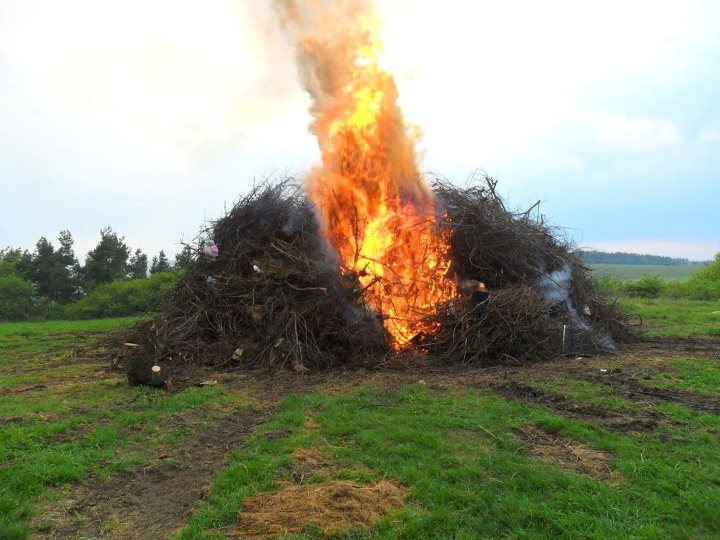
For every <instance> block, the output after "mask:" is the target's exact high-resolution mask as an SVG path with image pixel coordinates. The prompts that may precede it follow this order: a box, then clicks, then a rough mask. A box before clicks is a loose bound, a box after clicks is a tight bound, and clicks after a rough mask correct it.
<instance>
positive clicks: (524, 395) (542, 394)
mask: <svg viewBox="0 0 720 540" xmlns="http://www.w3.org/2000/svg"><path fill="white" fill-rule="evenodd" d="M490 388H491V389H492V391H493V392H494V393H496V394H499V395H501V396H503V397H505V398H508V399H514V400H518V401H520V402H522V403H524V404H526V405H534V406H543V407H547V408H549V409H552V410H553V411H556V412H559V413H561V414H562V415H563V416H566V417H568V418H573V419H575V420H580V421H583V422H592V423H594V424H596V425H599V426H602V427H605V428H608V429H612V430H615V431H621V432H632V431H638V432H639V431H653V430H654V429H656V428H657V426H658V425H659V423H660V422H661V421H662V420H663V419H664V416H663V415H662V414H661V413H659V412H657V411H655V410H653V409H651V408H641V409H638V410H633V411H630V410H627V409H609V408H606V407H601V406H600V405H595V404H592V403H587V402H583V401H576V400H573V399H571V398H568V397H566V396H563V395H561V394H555V393H552V392H547V391H545V390H541V389H539V388H536V387H533V386H530V385H528V384H526V383H524V382H521V381H515V380H511V381H506V382H501V383H491V384H490Z"/></svg>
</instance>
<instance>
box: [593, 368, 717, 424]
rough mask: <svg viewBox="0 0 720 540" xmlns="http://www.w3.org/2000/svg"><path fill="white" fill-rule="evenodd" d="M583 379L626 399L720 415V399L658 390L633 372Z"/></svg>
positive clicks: (673, 390)
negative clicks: (661, 403) (672, 403)
mask: <svg viewBox="0 0 720 540" xmlns="http://www.w3.org/2000/svg"><path fill="white" fill-rule="evenodd" d="M583 379H584V380H587V381H589V382H593V383H599V384H603V385H605V386H608V387H610V388H612V389H613V390H615V391H616V392H618V393H619V394H620V395H622V396H623V397H626V398H630V399H636V400H637V399H644V400H646V401H654V402H674V403H679V404H681V405H683V406H685V407H688V408H689V409H693V410H695V411H699V412H706V413H712V414H720V398H718V397H714V396H708V395H705V394H697V393H695V392H689V391H687V390H680V389H677V388H656V387H653V386H650V385H648V384H646V383H644V382H642V381H641V380H640V378H639V377H638V376H637V374H636V373H635V372H634V371H632V370H623V369H613V370H608V371H607V372H601V373H588V374H585V375H584V376H583Z"/></svg>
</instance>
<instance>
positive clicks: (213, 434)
mask: <svg viewBox="0 0 720 540" xmlns="http://www.w3.org/2000/svg"><path fill="white" fill-rule="evenodd" d="M273 412H274V410H273V409H262V410H258V409H249V410H243V411H239V412H236V413H233V414H231V415H229V416H227V417H225V418H223V419H222V420H220V421H219V422H218V423H217V424H215V425H214V426H211V427H209V428H207V429H204V430H201V431H199V432H198V433H196V434H195V435H193V436H192V437H191V438H190V439H189V440H185V441H183V442H182V443H179V444H178V445H176V446H175V447H173V448H171V449H170V450H169V451H167V452H165V453H164V454H163V455H161V456H159V457H160V458H161V460H160V463H157V464H152V465H149V466H147V467H143V468H140V469H138V470H134V471H130V472H125V473H119V474H117V475H116V476H113V477H112V478H110V479H109V480H107V481H105V482H102V481H98V480H93V481H89V482H84V483H82V484H80V485H78V486H77V487H76V488H75V489H74V490H73V493H72V495H71V496H70V498H69V499H67V500H66V501H64V504H63V508H57V509H55V511H54V512H53V515H51V516H48V517H49V520H47V521H45V522H44V523H40V524H38V526H37V530H38V532H39V533H40V534H42V537H43V538H97V537H102V538H116V539H125V538H127V539H130V538H158V539H159V538H166V537H168V536H171V535H172V534H174V533H175V532H177V531H178V530H179V529H180V528H182V527H183V526H184V525H185V523H186V522H187V521H188V520H189V518H190V514H191V512H192V510H193V509H194V507H195V506H196V504H197V503H198V501H200V500H201V499H202V498H204V497H205V496H206V495H207V488H208V486H209V485H210V483H211V482H212V480H213V479H214V478H215V477H216V476H217V474H218V472H219V471H220V470H221V468H222V466H223V465H224V461H225V456H226V455H227V453H228V452H229V451H230V450H232V449H233V448H237V447H238V446H239V445H241V444H242V442H243V441H244V440H245V438H246V437H247V436H248V435H249V434H250V433H251V432H252V430H253V429H254V428H255V427H257V426H258V425H260V424H261V423H263V422H264V421H265V420H266V419H267V418H268V417H269V416H270V415H271V414H272V413H273ZM72 515H82V517H83V519H82V521H81V522H79V523H76V522H72V521H70V520H69V519H68V516H72Z"/></svg>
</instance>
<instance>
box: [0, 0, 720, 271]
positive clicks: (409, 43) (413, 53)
mask: <svg viewBox="0 0 720 540" xmlns="http://www.w3.org/2000/svg"><path fill="white" fill-rule="evenodd" d="M269 3H270V2H269V1H260V0H245V1H223V0H208V1H204V2H200V1H199V0H196V1H179V0H168V1H165V0H153V1H132V0H122V1H114V0H103V1H97V0H95V1H93V0H83V1H79V0H64V1H62V2H57V1H52V0H47V1H36V0H0V186H1V195H0V215H1V216H2V218H1V220H0V247H3V246H7V245H11V246H20V247H26V248H30V247H32V246H33V245H34V243H35V241H36V240H37V239H38V238H39V237H40V236H47V237H49V238H52V239H55V238H56V237H57V234H58V232H59V231H60V230H61V229H66V228H67V229H70V231H71V232H72V233H73V235H74V237H75V239H76V251H77V252H78V253H79V254H80V255H84V253H85V251H86V250H87V249H89V248H91V247H92V246H94V245H95V243H97V240H98V239H99V230H100V229H101V228H102V227H104V226H106V225H110V226H112V227H113V228H114V229H115V230H116V231H118V232H119V233H120V234H122V235H124V236H125V237H126V241H127V242H128V244H129V245H131V246H132V247H133V248H135V247H141V248H142V249H143V250H144V251H146V252H149V253H150V254H154V253H156V252H157V251H158V250H160V249H165V250H166V252H168V253H170V254H174V253H175V252H177V251H179V246H178V242H179V241H180V239H181V237H183V236H184V237H185V238H186V239H188V238H192V237H193V236H194V234H195V233H196V232H197V230H198V229H199V228H200V226H201V224H202V223H203V221H204V220H205V219H209V218H214V217H217V216H219V215H220V214H221V213H222V212H223V208H224V206H229V205H230V204H232V202H233V201H234V200H235V199H236V198H237V197H238V195H240V194H242V193H244V192H246V191H247V190H248V188H249V186H251V185H252V182H253V181H254V180H257V179H261V178H264V177H267V176H281V175H284V174H288V173H289V174H293V175H297V176H301V175H302V174H303V171H305V170H307V168H309V167H310V166H312V165H313V164H315V163H316V162H317V161H318V159H319V153H318V150H317V146H316V144H315V141H314V140H313V138H312V137H311V136H310V135H309V134H308V132H307V124H308V122H309V115H308V113H307V106H308V103H309V100H308V98H307V96H305V95H304V94H303V92H302V90H301V89H300V86H299V84H298V82H297V77H296V70H295V67H294V65H293V59H292V52H291V50H290V47H289V46H288V45H287V44H286V43H285V42H284V40H283V38H282V36H281V35H280V32H279V30H278V28H277V24H276V22H275V21H274V20H273V17H272V13H271V11H270V8H269V7H268V4H269ZM379 3H380V7H381V11H382V14H383V19H384V21H385V26H384V38H385V44H386V51H385V52H386V56H385V58H384V60H383V61H384V63H385V65H386V66H387V67H388V68H389V69H392V71H393V72H394V73H395V74H396V77H397V80H398V85H399V87H400V101H401V105H402V106H403V109H404V111H405V113H406V117H407V118H408V120H409V121H410V122H412V123H413V124H417V125H419V126H420V127H421V129H422V132H423V141H422V144H421V148H420V152H421V155H422V156H423V158H422V169H423V170H425V171H433V172H437V173H440V174H442V175H444V176H446V177H447V178H449V179H451V180H453V181H456V182H464V181H465V179H466V178H467V177H468V175H469V174H471V173H472V172H473V171H474V170H475V169H483V170H484V171H486V172H487V173H488V174H490V175H491V176H493V177H496V178H498V179H500V189H501V192H502V193H503V194H505V195H507V196H508V197H509V198H510V202H511V204H514V205H517V206H525V205H529V204H531V203H532V202H534V201H535V200H536V199H538V198H540V199H542V200H543V201H544V202H543V205H542V210H543V212H544V213H545V214H546V215H547V217H548V218H549V219H550V220H551V221H552V222H553V223H554V224H556V225H559V226H562V227H565V228H566V229H567V233H568V234H569V235H570V236H571V237H572V238H574V239H575V240H576V241H577V242H578V243H579V244H580V245H582V246H587V247H596V248H600V249H607V250H623V251H638V252H651V253H657V254H664V255H673V256H682V257H689V258H692V259H708V258H711V257H712V256H713V254H714V253H715V252H717V251H720V106H719V104H720V2H716V1H713V0H708V1H707V2H702V1H691V0H678V1H676V2H662V1H658V0H654V1H634V0H624V1H612V0H603V1H598V2H591V1H584V2H577V1H576V0H569V1H562V2H560V1H552V0H548V1H545V2H536V1H532V0H531V1H527V2H520V1H497V0H493V1H488V2H485V1H477V2H467V1H460V0H444V1H443V2H418V1H411V0H404V1H403V0H397V1H389V0H388V1H383V0H380V2H379Z"/></svg>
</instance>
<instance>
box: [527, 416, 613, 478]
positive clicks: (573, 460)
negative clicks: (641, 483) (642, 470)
mask: <svg viewBox="0 0 720 540" xmlns="http://www.w3.org/2000/svg"><path fill="white" fill-rule="evenodd" d="M519 431H520V435H521V438H522V439H523V441H524V442H525V444H526V445H527V446H528V448H529V449H530V452H531V453H532V455H534V456H537V457H539V458H541V459H544V460H546V461H550V462H552V463H554V464H555V465H558V466H559V467H562V468H563V469H568V470H571V471H573V472H578V473H581V474H586V475H588V476H592V477H593V478H597V479H598V480H603V481H606V482H612V483H616V482H619V481H621V480H622V475H621V474H620V473H619V472H616V471H613V470H612V469H611V468H610V455H609V454H608V453H607V452H602V451H600V450H596V449H594V448H591V447H590V446H588V445H586V444H583V443H581V442H578V441H576V440H574V439H569V438H567V437H560V436H558V435H556V434H553V433H550V432H548V431H545V430H543V429H540V428H538V427H535V426H525V427H523V428H520V430H519Z"/></svg>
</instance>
